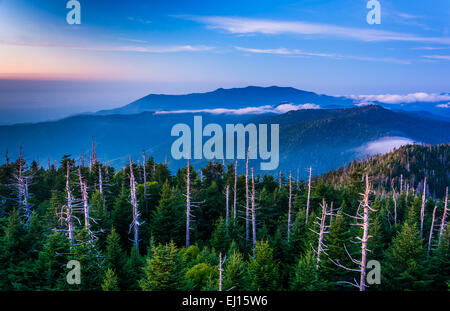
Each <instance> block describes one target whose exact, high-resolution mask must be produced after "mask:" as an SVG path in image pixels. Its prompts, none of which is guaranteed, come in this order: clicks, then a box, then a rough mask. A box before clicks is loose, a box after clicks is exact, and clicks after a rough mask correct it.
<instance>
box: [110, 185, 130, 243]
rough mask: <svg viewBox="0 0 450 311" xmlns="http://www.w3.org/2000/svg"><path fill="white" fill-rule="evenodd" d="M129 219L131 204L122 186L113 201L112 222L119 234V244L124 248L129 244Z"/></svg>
mask: <svg viewBox="0 0 450 311" xmlns="http://www.w3.org/2000/svg"><path fill="white" fill-rule="evenodd" d="M131 219H132V206H131V204H130V201H129V198H128V193H127V192H125V189H124V188H122V191H121V192H120V194H119V196H118V197H117V199H116V200H115V202H114V209H113V212H112V223H113V226H114V228H115V229H116V231H117V233H118V234H119V236H120V241H121V246H122V247H124V248H128V246H129V244H130V241H129V239H128V233H129V230H130V223H131Z"/></svg>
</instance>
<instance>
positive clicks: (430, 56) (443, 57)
mask: <svg viewBox="0 0 450 311" xmlns="http://www.w3.org/2000/svg"><path fill="white" fill-rule="evenodd" d="M423 57H425V58H428V59H438V60H450V55H424V56H423Z"/></svg>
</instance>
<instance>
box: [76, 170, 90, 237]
mask: <svg viewBox="0 0 450 311" xmlns="http://www.w3.org/2000/svg"><path fill="white" fill-rule="evenodd" d="M78 176H79V179H80V190H81V200H82V202H83V214H84V227H85V228H86V229H89V202H88V194H87V184H86V181H84V182H83V176H82V175H81V166H79V167H78Z"/></svg>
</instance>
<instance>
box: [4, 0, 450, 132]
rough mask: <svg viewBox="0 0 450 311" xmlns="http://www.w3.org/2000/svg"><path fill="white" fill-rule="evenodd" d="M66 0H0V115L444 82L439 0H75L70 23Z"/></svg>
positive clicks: (446, 69) (40, 116) (445, 13)
mask: <svg viewBox="0 0 450 311" xmlns="http://www.w3.org/2000/svg"><path fill="white" fill-rule="evenodd" d="M67 2H68V1H66V0H57V1H56V0H54V1H49V0H0V124H12V123H17V122H37V121H42V120H52V119H57V118H61V117H64V116H67V115H70V114H75V113H83V112H93V111H97V110H100V109H108V108H113V107H118V106H123V105H126V104H128V103H130V102H131V101H133V100H136V99H138V98H140V97H142V96H144V95H147V94H149V93H168V94H183V93H190V92H204V91H211V90H214V89H216V88H219V87H223V88H229V87H244V86H248V85H259V86H270V85H279V86H292V87H296V88H299V89H303V90H308V91H314V92H318V93H323V94H329V95H351V96H362V95H365V96H375V95H386V94H389V95H405V94H410V93H418V92H423V93H435V94H439V93H443V92H446V93H447V92H450V85H449V84H450V82H449V81H450V79H449V73H450V33H449V30H450V22H449V21H450V1H448V0H434V1H422V0H395V1H394V0H392V1H386V0H379V2H380V5H381V23H380V24H372V25H371V24H368V23H367V21H366V16H367V13H368V12H369V11H370V9H368V8H367V7H366V5H367V2H368V1H367V0H336V1H331V0H302V1H286V0H276V1H265V0H258V1H253V0H246V1H242V0H240V1H233V0H228V1H226V2H223V1H175V0H165V1H160V0H157V1H156V0H149V1H142V0H128V1H106V0H79V2H80V4H81V24H79V25H69V24H68V23H67V22H66V15H67V13H68V12H69V11H70V10H69V9H67V8H66V3H67ZM187 108H188V107H187ZM224 108H226V107H224Z"/></svg>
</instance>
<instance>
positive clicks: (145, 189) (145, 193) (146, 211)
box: [142, 151, 148, 214]
mask: <svg viewBox="0 0 450 311" xmlns="http://www.w3.org/2000/svg"><path fill="white" fill-rule="evenodd" d="M142 154H143V157H144V166H143V169H144V201H145V213H146V214H147V213H148V200H147V170H146V166H147V159H146V156H145V151H143V152H142Z"/></svg>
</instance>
